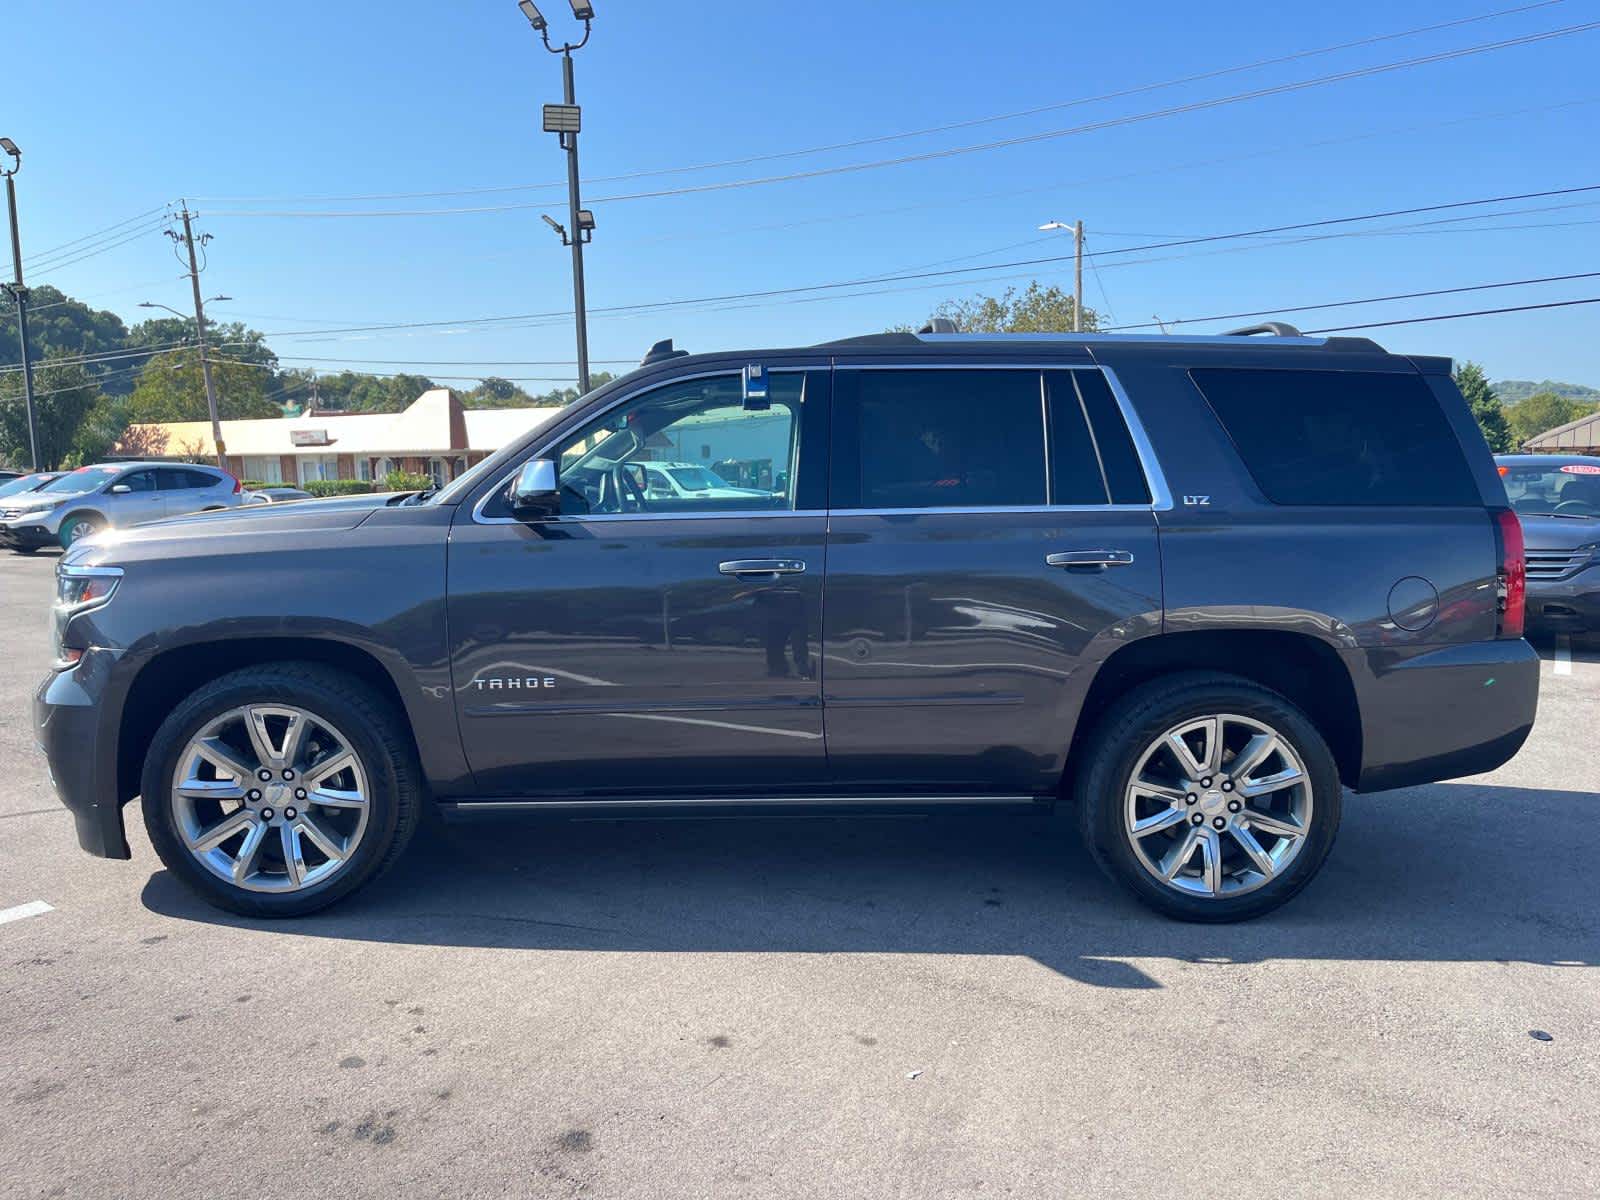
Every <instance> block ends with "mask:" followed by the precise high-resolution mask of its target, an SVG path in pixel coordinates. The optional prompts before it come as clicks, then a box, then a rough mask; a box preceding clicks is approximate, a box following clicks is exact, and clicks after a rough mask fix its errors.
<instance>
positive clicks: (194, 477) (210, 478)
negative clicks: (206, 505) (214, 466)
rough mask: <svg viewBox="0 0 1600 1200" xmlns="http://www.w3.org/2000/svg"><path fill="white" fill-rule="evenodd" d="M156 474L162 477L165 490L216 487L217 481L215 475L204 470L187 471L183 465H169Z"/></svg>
mask: <svg viewBox="0 0 1600 1200" xmlns="http://www.w3.org/2000/svg"><path fill="white" fill-rule="evenodd" d="M156 474H157V475H159V476H160V477H161V490H162V491H163V492H173V491H184V490H187V489H189V488H208V487H214V486H215V485H216V482H217V477H216V476H215V475H207V474H206V473H205V472H204V471H185V470H183V469H182V468H181V467H168V468H165V469H163V470H160V471H157V472H156Z"/></svg>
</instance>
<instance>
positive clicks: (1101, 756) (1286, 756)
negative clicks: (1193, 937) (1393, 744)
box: [1074, 673, 1341, 921]
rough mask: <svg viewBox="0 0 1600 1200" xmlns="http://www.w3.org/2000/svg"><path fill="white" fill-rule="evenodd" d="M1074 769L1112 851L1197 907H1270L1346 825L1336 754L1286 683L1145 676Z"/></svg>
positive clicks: (1091, 838)
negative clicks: (1276, 687) (1272, 686)
mask: <svg viewBox="0 0 1600 1200" xmlns="http://www.w3.org/2000/svg"><path fill="white" fill-rule="evenodd" d="M1087 749H1088V761H1087V763H1086V764H1085V766H1084V769H1083V770H1082V771H1080V772H1079V774H1078V775H1077V778H1076V786H1075V789H1074V790H1075V792H1076V795H1077V800H1078V804H1079V811H1080V819H1081V821H1082V823H1083V830H1084V836H1085V838H1086V839H1087V841H1088V844H1089V848H1090V850H1091V851H1092V852H1093V854H1094V856H1095V858H1096V859H1097V860H1098V861H1099V863H1100V865H1101V866H1102V867H1103V868H1105V870H1106V871H1107V872H1108V873H1109V874H1110V875H1111V876H1112V877H1113V878H1115V879H1117V880H1119V881H1120V882H1122V883H1124V884H1126V885H1127V886H1128V887H1129V888H1130V889H1131V890H1132V891H1133V893H1134V894H1135V895H1136V896H1137V897H1138V898H1139V899H1140V900H1142V901H1143V902H1144V903H1146V904H1148V905H1150V906H1151V907H1152V908H1155V909H1158V910H1160V911H1161V912H1164V913H1166V914H1167V915H1169V916H1173V917H1177V918H1179V919H1181V920H1187V921H1239V920H1245V919H1248V918H1250V917H1257V916H1260V915H1261V914H1263V913H1266V912H1270V911H1271V910H1272V909H1274V908H1277V907H1278V905H1280V904H1282V903H1284V902H1285V901H1286V900H1288V899H1290V898H1291V897H1292V896H1294V895H1295V893H1297V892H1298V891H1300V889H1301V888H1303V887H1305V885H1306V884H1307V883H1309V882H1310V881H1311V878H1312V876H1313V875H1315V874H1316V873H1317V870H1318V868H1320V867H1321V866H1322V863H1323V860H1324V859H1326V858H1327V856H1328V851H1329V850H1331V849H1332V847H1333V841H1334V837H1335V835H1336V834H1337V833H1338V829H1339V814H1340V797H1341V790H1340V783H1339V772H1338V769H1337V767H1336V765H1335V763H1334V760H1333V754H1332V752H1331V751H1330V750H1329V749H1328V745H1327V743H1326V742H1325V741H1324V740H1323V738H1322V736H1321V734H1319V733H1318V732H1317V730H1316V727H1315V726H1314V725H1312V723H1311V721H1310V720H1309V719H1308V718H1307V717H1306V715H1305V714H1304V713H1303V712H1301V711H1300V710H1299V709H1298V708H1296V707H1295V706H1294V705H1293V704H1291V703H1290V702H1289V701H1288V700H1286V699H1284V698H1283V697H1282V696H1280V695H1278V694H1277V693H1276V692H1273V691H1270V690H1269V689H1267V688H1264V687H1261V686H1259V685H1258V684H1254V683H1251V682H1249V681H1247V680H1243V679H1239V678H1236V677H1233V676H1228V675H1212V674H1200V673H1186V674H1181V675H1172V676H1168V677H1166V678H1163V679H1158V680H1155V681H1153V682H1151V683H1148V684H1145V685H1143V686H1142V687H1139V688H1136V689H1135V690H1134V691H1132V692H1130V693H1129V694H1128V695H1127V696H1125V697H1123V698H1122V699H1121V700H1120V701H1118V702H1117V703H1116V704H1115V705H1113V706H1112V708H1111V709H1110V711H1108V712H1107V713H1106V715H1105V717H1104V718H1103V719H1102V720H1101V721H1100V723H1099V725H1098V726H1097V727H1096V729H1095V731H1094V733H1093V734H1092V735H1091V738H1090V741H1089V743H1088V746H1087Z"/></svg>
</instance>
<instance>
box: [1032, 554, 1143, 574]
mask: <svg viewBox="0 0 1600 1200" xmlns="http://www.w3.org/2000/svg"><path fill="white" fill-rule="evenodd" d="M1044 564H1045V566H1047V567H1066V568H1068V569H1069V570H1070V569H1071V568H1073V567H1081V568H1089V569H1092V570H1096V571H1102V570H1104V569H1105V568H1106V567H1128V566H1132V565H1133V552H1132V551H1131V550H1064V551H1062V552H1061V553H1059V554H1046V555H1045V556H1044Z"/></svg>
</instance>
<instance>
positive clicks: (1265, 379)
mask: <svg viewBox="0 0 1600 1200" xmlns="http://www.w3.org/2000/svg"><path fill="white" fill-rule="evenodd" d="M1189 374H1190V376H1191V378H1193V380H1194V381H1195V383H1196V384H1197V385H1198V386H1199V388H1200V390H1201V391H1202V392H1203V393H1204V394H1205V397H1206V399H1207V400H1208V401H1209V402H1210V404H1211V407H1212V409H1213V411H1215V412H1216V414H1217V417H1218V419H1219V420H1220V421H1221V422H1222V425H1223V427H1224V428H1225V429H1226V430H1227V431H1228V435H1229V436H1230V437H1231V438H1232V439H1233V444H1234V445H1235V446H1236V447H1238V450H1239V455H1240V457H1241V458H1243V459H1244V464H1245V467H1246V468H1247V469H1248V470H1249V472H1250V474H1251V476H1252V477H1253V478H1254V479H1255V481H1256V484H1257V485H1258V486H1259V487H1260V488H1261V490H1262V492H1263V493H1264V494H1265V495H1266V497H1267V499H1269V500H1271V501H1273V502H1274V503H1276V504H1448V505H1468V504H1479V503H1481V500H1480V499H1479V496H1478V490H1477V488H1476V486H1475V485H1474V483H1473V479H1472V475H1471V473H1470V471H1469V470H1468V468H1467V463H1466V460H1465V459H1464V458H1463V457H1462V453H1461V445H1460V443H1459V442H1457V441H1456V437H1455V434H1454V432H1452V430H1451V428H1450V426H1449V424H1448V422H1447V421H1446V420H1445V416H1444V413H1443V412H1441V411H1440V409H1439V402H1438V401H1437V400H1435V399H1434V397H1433V393H1432V392H1430V391H1429V390H1428V386H1427V384H1426V383H1424V382H1423V380H1422V377H1421V376H1418V375H1389V374H1377V373H1371V372H1356V371H1254V370H1226V369H1220V368H1204V369H1196V370H1193V371H1191V372H1190V373H1189Z"/></svg>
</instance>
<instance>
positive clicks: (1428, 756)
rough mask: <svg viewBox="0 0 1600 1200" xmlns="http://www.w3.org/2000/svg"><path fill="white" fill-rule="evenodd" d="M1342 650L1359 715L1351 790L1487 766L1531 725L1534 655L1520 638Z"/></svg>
mask: <svg viewBox="0 0 1600 1200" xmlns="http://www.w3.org/2000/svg"><path fill="white" fill-rule="evenodd" d="M1344 655H1345V662H1346V665H1347V666H1348V667H1349V668H1350V675H1351V680H1352V682H1353V683H1354V684H1355V688H1356V698H1357V701H1358V704H1359V706H1360V711H1361V742H1362V753H1361V772H1360V777H1359V779H1358V780H1357V782H1356V790H1357V791H1361V792H1376V791H1383V790H1386V789H1388V788H1398V787H1411V786H1412V785H1414V784H1419V783H1433V782H1436V781H1437V780H1441V779H1459V778H1460V777H1462V776H1463V775H1478V774H1481V773H1483V772H1484V771H1492V770H1494V769H1495V768H1496V767H1498V766H1500V765H1501V764H1503V763H1505V762H1507V761H1508V760H1510V758H1511V757H1512V756H1513V755H1514V754H1516V752H1517V751H1518V750H1520V749H1521V748H1522V743H1523V742H1525V741H1527V739H1528V734H1529V733H1530V732H1532V730H1533V719H1534V716H1535V714H1536V713H1537V712H1538V707H1539V655H1538V653H1537V652H1536V651H1535V650H1534V648H1533V647H1532V646H1530V645H1529V644H1528V643H1527V642H1525V641H1523V640H1522V639H1521V638H1515V639H1506V640H1502V641H1492V642H1469V643H1465V644H1461V645H1453V646H1424V647H1415V648H1411V649H1407V650H1389V649H1385V650H1362V651H1345V652H1344Z"/></svg>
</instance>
